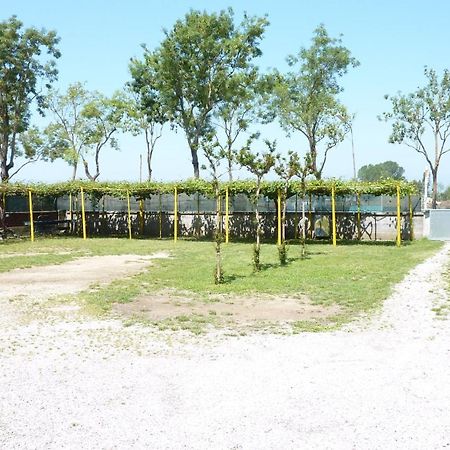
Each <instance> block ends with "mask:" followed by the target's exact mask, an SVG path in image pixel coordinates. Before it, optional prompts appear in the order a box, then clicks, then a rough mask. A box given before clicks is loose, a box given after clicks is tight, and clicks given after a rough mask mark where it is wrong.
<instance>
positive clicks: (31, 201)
mask: <svg viewBox="0 0 450 450" xmlns="http://www.w3.org/2000/svg"><path fill="white" fill-rule="evenodd" d="M28 206H29V207H30V238H31V242H34V219H33V196H32V194H31V190H29V191H28Z"/></svg>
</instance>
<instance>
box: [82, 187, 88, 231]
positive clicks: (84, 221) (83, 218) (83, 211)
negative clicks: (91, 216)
mask: <svg viewBox="0 0 450 450" xmlns="http://www.w3.org/2000/svg"><path fill="white" fill-rule="evenodd" d="M81 220H82V223H83V239H84V240H86V238H87V236H86V209H85V207H84V191H83V188H81Z"/></svg>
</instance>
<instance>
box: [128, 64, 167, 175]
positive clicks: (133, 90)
mask: <svg viewBox="0 0 450 450" xmlns="http://www.w3.org/2000/svg"><path fill="white" fill-rule="evenodd" d="M149 59H150V60H151V59H152V58H151V56H149ZM129 69H130V74H131V77H132V81H130V82H129V83H128V91H129V93H130V95H129V98H128V101H127V121H126V127H125V128H126V129H127V130H128V131H131V133H132V134H133V135H135V136H136V135H138V134H141V133H142V132H143V133H144V136H145V143H146V149H147V169H148V180H149V181H151V179H152V158H153V153H154V150H155V147H156V143H157V141H158V139H160V138H161V136H162V130H163V127H164V125H165V124H166V123H167V122H168V121H169V113H168V111H167V107H166V106H165V105H164V104H163V102H162V98H161V93H160V92H159V91H158V89H157V87H156V86H157V73H156V72H155V71H154V67H153V66H152V65H147V64H145V62H144V61H140V60H138V59H135V58H134V59H132V60H131V62H130V65H129Z"/></svg>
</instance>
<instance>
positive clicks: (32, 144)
mask: <svg viewBox="0 0 450 450" xmlns="http://www.w3.org/2000/svg"><path fill="white" fill-rule="evenodd" d="M18 144H19V145H18V146H16V152H15V153H16V155H15V156H16V157H20V158H21V159H22V160H24V161H23V162H21V164H20V165H19V166H18V167H17V168H16V166H15V165H14V169H15V170H14V171H11V169H12V168H11V169H10V170H9V172H8V181H9V180H11V178H12V177H14V176H15V175H17V174H18V173H19V172H20V171H21V170H22V169H23V168H24V167H26V166H27V165H28V164H32V163H35V162H37V161H48V160H49V158H50V155H49V149H48V146H47V143H46V140H45V139H44V137H43V133H42V132H41V131H40V130H39V129H38V128H37V127H35V126H32V127H30V128H28V130H26V131H24V132H22V133H20V135H19V137H18ZM16 145H17V144H16Z"/></svg>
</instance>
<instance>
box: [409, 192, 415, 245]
mask: <svg viewBox="0 0 450 450" xmlns="http://www.w3.org/2000/svg"><path fill="white" fill-rule="evenodd" d="M408 206H409V240H410V241H412V240H413V239H414V214H413V208H412V202H411V194H408Z"/></svg>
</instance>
